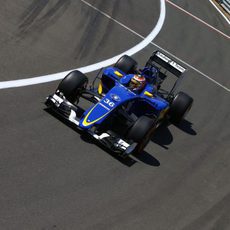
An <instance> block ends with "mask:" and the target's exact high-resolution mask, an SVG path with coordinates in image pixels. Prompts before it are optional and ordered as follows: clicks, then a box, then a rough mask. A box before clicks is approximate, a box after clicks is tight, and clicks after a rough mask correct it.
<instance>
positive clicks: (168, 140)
mask: <svg viewBox="0 0 230 230" xmlns="http://www.w3.org/2000/svg"><path fill="white" fill-rule="evenodd" d="M0 2H1V8H0V44H1V45H0V53H1V58H0V69H1V73H0V80H1V81H5V80H15V79H20V78H26V77H30V76H31V77H34V76H39V75H46V74H49V73H55V72H59V71H64V70H68V69H73V68H75V67H79V66H84V65H88V64H91V63H95V62H98V61H100V60H104V59H106V58H110V57H112V56H115V55H116V54H118V53H121V52H123V51H124V50H128V49H129V48H130V47H133V46H134V45H136V44H137V43H138V42H140V40H141V39H140V38H139V37H137V36H135V35H134V34H132V33H130V32H129V31H126V30H125V29H124V28H121V27H120V26H119V25H117V24H116V23H113V22H111V21H110V20H109V19H107V18H105V17H103V16H102V15H100V13H98V12H96V11H95V10H93V9H91V8H89V7H88V6H86V5H85V4H83V3H82V2H81V1H70V0H63V1H62V0H52V1H48V0H42V1H38V0H33V1H30V0H22V1H20V2H17V3H16V1H2V0H1V1H0ZM89 2H90V3H92V4H93V5H95V6H96V7H98V8H99V9H100V10H102V11H104V12H106V13H108V14H109V15H111V16H112V17H113V18H115V19H117V20H118V21H121V22H122V23H123V24H125V25H127V26H128V27H130V28H132V29H133V30H134V31H136V32H138V33H139V34H141V35H143V36H147V35H148V33H149V32H150V31H151V30H152V29H153V27H154V25H155V24H156V22H157V19H158V17H159V2H158V1H156V2H155V3H154V4H153V1H151V0H145V1H135V0H129V1H118V0H117V1H115V0H112V1H105V0H104V1H102V0H100V1H93V0H91V1H89ZM173 2H174V3H176V4H178V5H180V6H181V7H182V8H183V9H185V10H187V11H189V12H190V13H192V14H194V15H196V16H197V17H199V18H201V19H202V20H204V21H206V22H207V23H209V24H210V25H212V26H214V27H215V28H217V29H219V30H221V31H223V32H224V33H225V34H227V35H228V36H229V35H230V29H229V26H228V25H227V23H226V22H225V21H224V19H222V17H221V16H220V15H219V14H218V12H216V11H215V9H214V8H213V7H212V6H211V5H210V3H209V2H208V1H207V2H206V1H189V0H184V1H173ZM166 6H167V16H166V21H165V24H164V27H163V29H162V31H161V32H160V34H159V35H158V36H157V38H156V39H155V40H154V41H153V42H154V43H156V44H157V45H159V46H160V47H162V48H164V49H166V50H167V51H169V52H171V53H172V54H174V55H176V56H177V57H179V58H181V59H182V60H183V61H185V62H187V63H189V64H191V65H192V66H194V67H195V68H197V69H198V70H200V71H202V72H203V73H205V74H207V75H208V76H210V77H212V78H213V79H215V80H216V81H218V82H219V83H221V84H223V85H225V86H226V87H227V88H230V79H229V71H230V65H229V60H230V43H229V39H226V38H224V37H223V36H221V35H220V34H218V33H216V32H215V31H213V30H210V29H209V28H208V27H206V26H205V25H203V24H201V23H199V22H198V21H196V20H195V19H193V18H192V17H190V16H188V15H187V14H185V13H183V12H181V11H180V10H178V9H177V8H175V7H173V6H172V5H171V4H169V3H167V4H166ZM140 12H142V14H141V15H140ZM155 49H156V47H154V45H149V46H148V47H146V48H145V49H144V50H142V51H141V52H139V53H138V54H136V55H134V58H135V59H137V60H138V61H139V63H140V64H144V62H145V60H146V59H147V57H148V56H149V55H150V54H151V53H152V51H153V50H155ZM93 75H94V73H91V74H89V77H90V79H92V77H93ZM57 83H58V82H52V83H48V84H40V85H35V86H28V87H22V88H16V89H4V90H1V91H0V104H1V108H2V109H1V113H0V121H1V126H0V127H1V128H0V131H1V132H0V229H4V230H5V229H7V230H8V229H9V230H12V229H17V230H18V229H23V230H24V229H44V230H46V229H47V230H48V229H157V230H158V229H161V230H164V229H175V230H178V229H180V230H192V229H202V230H203V229H204V230H206V229H207V230H210V229H213V230H214V229H215V230H217V229H218V230H219V229H221V230H225V229H226V230H227V229H230V217H229V213H230V177H229V173H230V154H229V147H230V141H229V140H230V128H229V127H230V121H229V120H230V116H229V114H230V102H229V101H230V94H229V92H228V91H226V90H224V89H223V88H221V87H219V86H218V85H216V84H214V83H213V82H211V81H210V80H208V79H207V78H205V77H204V76H202V75H201V74H199V73H197V72H196V71H194V70H191V69H189V71H188V75H187V77H186V80H185V81H184V83H183V85H182V89H183V91H185V92H188V93H189V94H190V95H191V96H192V97H193V98H194V100H195V103H194V106H193V108H192V110H191V112H190V113H189V115H188V116H187V118H186V120H185V121H184V122H183V123H182V124H181V125H180V126H179V127H175V126H173V125H170V126H165V127H161V128H160V129H159V130H158V131H157V133H156V135H155V136H154V138H153V140H152V142H151V143H150V144H149V145H148V146H147V148H146V151H145V152H144V153H143V154H142V155H140V156H135V157H134V156H133V157H131V158H130V159H128V160H126V161H123V160H121V159H119V158H117V157H116V156H114V155H113V154H111V153H108V152H107V151H105V150H103V149H102V148H100V147H99V146H97V145H95V143H92V142H91V141H90V140H89V139H88V138H85V137H84V136H81V134H80V133H78V132H76V130H74V129H72V128H71V127H68V126H67V125H66V124H64V123H63V122H60V121H59V120H58V119H56V118H55V117H53V116H51V115H50V114H48V113H47V112H46V111H45V110H44V108H45V106H44V104H43V102H44V99H45V97H46V96H47V95H48V94H49V93H51V92H53V90H54V89H55V87H56V85H57Z"/></svg>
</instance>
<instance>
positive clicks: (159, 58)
mask: <svg viewBox="0 0 230 230" xmlns="http://www.w3.org/2000/svg"><path fill="white" fill-rule="evenodd" d="M152 62H156V63H157V64H159V65H160V66H162V67H163V68H165V69H167V70H168V71H169V72H171V73H172V74H174V75H175V76H177V77H178V78H179V77H181V75H183V73H184V72H185V71H186V69H185V68H184V67H183V66H181V65H179V64H178V63H177V62H175V61H174V60H172V59H171V58H169V57H168V56H166V55H165V54H163V53H161V52H160V51H155V52H154V53H153V54H152V56H151V57H150V58H149V60H148V62H147V63H146V64H152Z"/></svg>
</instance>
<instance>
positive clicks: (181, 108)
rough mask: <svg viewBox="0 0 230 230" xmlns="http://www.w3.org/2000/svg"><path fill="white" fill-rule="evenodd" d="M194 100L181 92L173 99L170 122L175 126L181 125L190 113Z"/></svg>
mask: <svg viewBox="0 0 230 230" xmlns="http://www.w3.org/2000/svg"><path fill="white" fill-rule="evenodd" d="M192 104H193V99H192V98H191V97H190V96H189V95H187V94H186V93H183V92H179V93H178V94H177V95H176V96H175V97H174V99H173V101H172V104H171V107H170V109H169V120H170V122H172V123H173V124H179V123H180V122H181V121H182V120H183V118H184V117H185V116H186V114H187V113H188V112H189V110H190V109H191V107H192Z"/></svg>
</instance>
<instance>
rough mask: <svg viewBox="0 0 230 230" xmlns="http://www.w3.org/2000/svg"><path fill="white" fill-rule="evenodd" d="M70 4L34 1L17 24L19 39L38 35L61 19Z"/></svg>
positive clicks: (47, 0)
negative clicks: (34, 34)
mask: <svg viewBox="0 0 230 230" xmlns="http://www.w3.org/2000/svg"><path fill="white" fill-rule="evenodd" d="M70 4H71V0H57V1H52V2H51V1H49V0H34V1H32V3H31V4H30V5H29V6H28V8H27V9H26V10H25V11H24V12H23V14H22V16H21V21H22V22H21V23H20V24H19V34H18V36H19V38H21V39H22V38H24V37H25V36H26V35H27V34H28V33H40V32H42V31H43V30H44V29H46V28H47V27H49V26H51V25H52V24H54V23H55V21H56V20H58V18H59V17H61V16H62V15H63V14H64V12H65V11H66V10H67V8H68V6H69V5H70Z"/></svg>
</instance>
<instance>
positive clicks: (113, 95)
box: [110, 94, 121, 101]
mask: <svg viewBox="0 0 230 230" xmlns="http://www.w3.org/2000/svg"><path fill="white" fill-rule="evenodd" d="M110 97H111V98H112V99H113V100H114V101H120V100H121V98H120V97H119V96H118V95H116V94H110Z"/></svg>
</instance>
